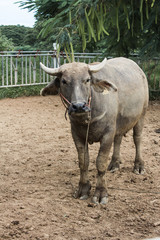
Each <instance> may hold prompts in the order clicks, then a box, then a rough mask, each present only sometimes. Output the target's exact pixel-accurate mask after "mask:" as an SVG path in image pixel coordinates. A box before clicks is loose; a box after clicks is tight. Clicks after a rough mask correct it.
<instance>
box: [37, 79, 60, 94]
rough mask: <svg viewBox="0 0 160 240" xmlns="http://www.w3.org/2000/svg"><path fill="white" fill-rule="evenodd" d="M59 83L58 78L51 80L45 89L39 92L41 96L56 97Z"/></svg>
mask: <svg viewBox="0 0 160 240" xmlns="http://www.w3.org/2000/svg"><path fill="white" fill-rule="evenodd" d="M59 87H60V81H59V78H58V77H57V78H55V79H53V80H52V81H51V82H50V83H49V84H48V85H47V86H46V87H45V88H43V89H42V90H41V91H40V95H41V96H46V95H57V94H58V93H59Z"/></svg>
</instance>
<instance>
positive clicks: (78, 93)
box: [40, 58, 117, 116]
mask: <svg viewBox="0 0 160 240" xmlns="http://www.w3.org/2000/svg"><path fill="white" fill-rule="evenodd" d="M106 62H107V60H106V58H105V59H104V60H103V61H102V62H101V63H94V64H86V63H81V62H73V63H68V64H64V65H62V66H61V67H59V68H48V67H46V66H45V65H43V64H42V63H40V65H41V68H42V69H43V70H44V71H45V72H46V73H47V74H49V75H52V76H56V78H55V79H54V80H53V81H52V82H51V83H50V84H49V85H48V86H47V87H46V88H44V89H42V91H41V95H43V96H44V95H48V94H52V95H55V94H57V93H60V95H61V96H62V97H63V99H64V101H65V103H66V104H67V105H68V109H69V111H68V112H69V114H70V115H72V116H74V115H77V114H78V115H80V114H81V115H82V114H84V113H87V112H90V99H91V86H93V88H94V90H95V91H97V92H102V93H103V92H106V91H108V90H110V89H114V90H115V91H117V88H116V86H115V85H114V84H113V83H111V82H110V81H108V80H106V79H105V71H104V69H105V65H106ZM100 72H101V74H97V73H100Z"/></svg>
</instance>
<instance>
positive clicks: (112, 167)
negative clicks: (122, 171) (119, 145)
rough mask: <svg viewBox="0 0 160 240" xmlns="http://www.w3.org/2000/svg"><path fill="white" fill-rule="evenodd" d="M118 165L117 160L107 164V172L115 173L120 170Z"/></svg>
mask: <svg viewBox="0 0 160 240" xmlns="http://www.w3.org/2000/svg"><path fill="white" fill-rule="evenodd" d="M119 165H120V161H119V160H117V161H115V160H113V159H112V160H111V162H110V164H109V166H108V171H110V172H116V171H117V170H119V168H120V166H119Z"/></svg>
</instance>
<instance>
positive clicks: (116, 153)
mask: <svg viewBox="0 0 160 240" xmlns="http://www.w3.org/2000/svg"><path fill="white" fill-rule="evenodd" d="M122 137H123V136H122V135H116V136H115V138H114V148H113V156H112V160H111V162H110V164H109V166H108V170H109V171H111V172H115V171H116V170H118V169H119V167H120V162H121V160H120V145H121V142H122Z"/></svg>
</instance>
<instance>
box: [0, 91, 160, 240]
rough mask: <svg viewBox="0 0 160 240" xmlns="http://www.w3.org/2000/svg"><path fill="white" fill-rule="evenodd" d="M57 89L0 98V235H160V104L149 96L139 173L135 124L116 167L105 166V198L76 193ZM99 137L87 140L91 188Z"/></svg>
mask: <svg viewBox="0 0 160 240" xmlns="http://www.w3.org/2000/svg"><path fill="white" fill-rule="evenodd" d="M64 112H65V111H64V107H63V105H62V103H61V101H60V99H59V97H58V96H47V97H28V98H27V97H25V98H17V99H3V100H1V101H0V126H1V127H0V154H1V158H0V240H4V239H10V240H12V239H19V240H28V239H33V240H46V239H49V240H61V239H62V240H63V239H64V240H65V239H71V240H72V239H73V240H79V239H81V240H90V239H98V240H102V239H111V240H132V239H133V240H139V239H146V238H149V237H158V236H159V237H160V133H156V132H155V130H156V129H159V128H160V103H158V102H152V103H150V106H149V109H148V112H147V117H146V121H145V128H144V132H143V156H144V161H145V166H146V173H145V174H144V175H135V174H134V173H133V172H132V169H133V161H134V152H135V149H134V144H133V141H132V131H130V132H129V133H128V134H127V137H126V138H124V139H123V143H122V147H121V156H122V160H123V162H122V164H121V169H120V171H118V172H116V173H110V172H107V174H106V180H107V186H108V194H109V201H108V204H107V205H106V206H105V207H101V206H97V207H93V206H92V205H91V204H90V202H91V198H90V199H88V200H85V201H82V200H79V199H74V198H73V197H72V194H73V192H74V191H75V190H76V187H77V186H78V182H79V168H78V161H77V153H76V150H75V146H74V143H73V140H72V137H71V134H70V123H69V120H68V121H66V120H65V118H64ZM98 147H99V144H93V145H91V146H90V159H91V161H90V170H89V173H90V180H91V183H92V189H91V195H92V194H93V192H94V188H95V183H96V168H95V160H96V155H97V152H98Z"/></svg>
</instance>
